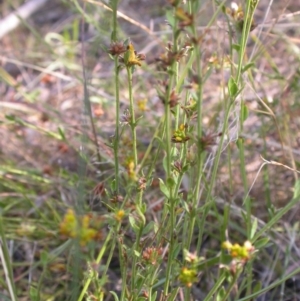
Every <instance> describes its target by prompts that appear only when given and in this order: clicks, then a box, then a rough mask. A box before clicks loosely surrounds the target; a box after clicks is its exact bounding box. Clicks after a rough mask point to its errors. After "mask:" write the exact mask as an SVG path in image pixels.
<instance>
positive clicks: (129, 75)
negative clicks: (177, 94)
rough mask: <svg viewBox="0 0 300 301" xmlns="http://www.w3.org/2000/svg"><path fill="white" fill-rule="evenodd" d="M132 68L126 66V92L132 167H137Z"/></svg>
mask: <svg viewBox="0 0 300 301" xmlns="http://www.w3.org/2000/svg"><path fill="white" fill-rule="evenodd" d="M132 68H133V67H126V70H127V79H128V93H129V112H130V128H131V134H132V153H133V162H134V167H135V168H137V165H138V158H137V137H136V122H135V112H134V103H133V93H132V71H133V70H132Z"/></svg>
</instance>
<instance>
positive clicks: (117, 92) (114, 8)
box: [111, 0, 120, 195]
mask: <svg viewBox="0 0 300 301" xmlns="http://www.w3.org/2000/svg"><path fill="white" fill-rule="evenodd" d="M118 2H119V1H118V0H114V1H111V7H112V12H113V22H112V24H113V31H112V34H111V41H112V42H116V41H117V29H118V20H117V9H118ZM114 69H115V70H114V75H115V78H114V82H115V97H116V122H115V137H114V143H113V150H114V164H115V181H116V182H115V189H116V191H115V192H116V194H117V195H118V194H119V159H118V154H119V140H120V82H119V57H118V56H115V67H114Z"/></svg>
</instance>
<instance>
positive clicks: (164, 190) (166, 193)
mask: <svg viewBox="0 0 300 301" xmlns="http://www.w3.org/2000/svg"><path fill="white" fill-rule="evenodd" d="M158 180H159V188H160V191H161V192H162V193H163V194H164V196H165V197H166V198H167V199H169V198H170V191H169V189H168V187H167V186H166V184H165V183H164V181H163V180H162V179H158Z"/></svg>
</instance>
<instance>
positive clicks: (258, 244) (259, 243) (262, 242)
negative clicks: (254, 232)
mask: <svg viewBox="0 0 300 301" xmlns="http://www.w3.org/2000/svg"><path fill="white" fill-rule="evenodd" d="M269 240H270V239H269V237H263V238H261V239H258V240H257V241H256V242H255V244H254V246H255V249H261V248H263V247H264V246H265V245H266V244H267V243H268V242H269Z"/></svg>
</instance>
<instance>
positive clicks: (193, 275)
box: [178, 267, 198, 287]
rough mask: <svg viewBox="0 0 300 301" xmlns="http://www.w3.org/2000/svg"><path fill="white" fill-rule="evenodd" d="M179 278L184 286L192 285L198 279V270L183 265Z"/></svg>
mask: <svg viewBox="0 0 300 301" xmlns="http://www.w3.org/2000/svg"><path fill="white" fill-rule="evenodd" d="M178 279H179V281H180V282H181V283H182V284H183V285H184V286H186V287H191V286H192V285H193V283H194V282H196V281H197V280H198V277H197V271H196V269H194V268H187V267H183V268H182V269H181V271H180V274H179V277H178Z"/></svg>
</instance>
